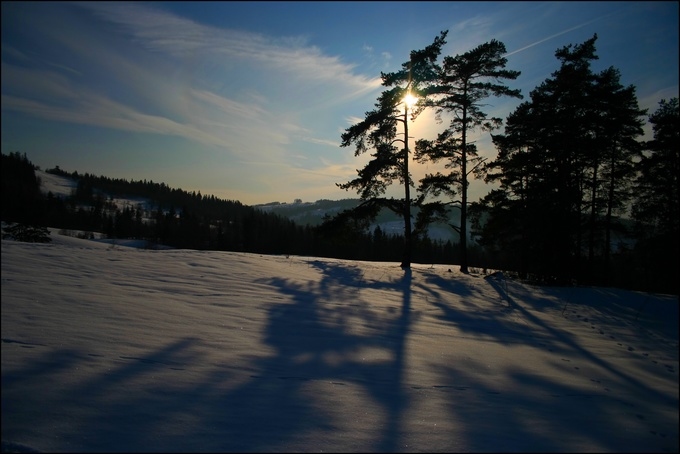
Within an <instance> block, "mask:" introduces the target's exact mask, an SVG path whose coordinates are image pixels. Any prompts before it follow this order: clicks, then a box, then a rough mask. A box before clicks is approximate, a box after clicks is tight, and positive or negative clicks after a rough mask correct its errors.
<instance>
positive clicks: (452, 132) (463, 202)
mask: <svg viewBox="0 0 680 454" xmlns="http://www.w3.org/2000/svg"><path fill="white" fill-rule="evenodd" d="M505 53H506V51H505V45H504V44H503V43H501V42H500V41H497V40H491V41H489V42H488V43H485V44H482V45H480V46H478V47H476V48H475V49H473V50H471V51H469V52H466V53H464V54H462V55H457V56H455V57H450V56H447V57H445V58H444V63H443V68H442V72H441V73H440V80H439V86H438V87H436V88H435V89H434V90H433V92H434V93H433V94H434V95H435V96H434V97H432V99H431V101H429V102H428V103H427V105H428V106H432V107H435V108H436V112H437V114H438V115H441V114H442V113H448V114H451V121H450V123H449V127H448V128H447V129H446V130H445V131H444V132H442V133H440V134H439V136H438V137H437V139H436V140H434V141H429V140H424V139H421V140H419V141H417V142H416V153H415V155H416V159H418V160H419V161H421V162H426V161H432V162H435V163H436V162H439V161H442V160H443V161H445V163H446V164H445V165H446V169H448V170H449V172H448V173H446V174H444V173H441V172H437V173H436V174H428V175H426V176H425V178H423V179H422V180H421V181H420V187H419V192H420V193H421V194H422V196H423V198H425V197H427V196H428V195H432V196H434V197H439V196H440V195H442V194H443V195H446V196H448V197H449V199H453V198H454V197H456V196H457V195H458V194H460V199H459V200H451V201H450V202H443V203H442V202H436V201H435V202H431V203H430V204H429V205H427V206H426V207H425V208H424V209H423V215H422V216H421V218H420V223H421V224H423V223H427V222H429V221H431V220H432V219H433V218H434V216H438V217H440V218H441V217H442V213H443V211H445V206H446V205H454V206H457V207H458V208H459V209H460V225H459V226H458V227H457V228H456V227H455V226H452V227H454V229H455V230H457V231H458V233H459V234H460V270H461V271H462V272H463V273H467V272H468V255H467V242H468V241H467V238H468V234H467V211H468V185H469V178H470V175H471V174H475V175H480V173H479V170H480V165H481V164H482V162H483V159H482V158H481V157H480V156H479V155H478V153H477V147H476V145H475V144H474V143H473V142H472V141H470V138H469V134H470V133H471V132H472V131H473V130H475V129H477V128H481V129H482V130H488V131H490V130H493V129H495V128H497V127H499V126H500V124H501V122H502V120H501V119H500V118H488V117H487V114H486V113H484V112H483V111H482V107H483V104H482V100H484V99H486V98H488V97H490V96H511V97H517V98H521V97H522V95H521V94H520V91H519V90H511V89H510V88H508V87H507V86H505V85H503V83H501V81H502V80H504V79H507V80H514V79H516V78H517V77H518V76H519V74H520V72H519V71H511V70H506V69H504V68H505V65H506V63H507V59H506V58H505V57H503V55H504V54H505ZM428 217H429V219H428Z"/></svg>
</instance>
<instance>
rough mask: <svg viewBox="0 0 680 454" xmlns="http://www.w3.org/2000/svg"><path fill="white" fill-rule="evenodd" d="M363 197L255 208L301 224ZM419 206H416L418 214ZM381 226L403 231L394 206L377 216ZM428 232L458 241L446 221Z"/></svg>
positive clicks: (389, 231)
mask: <svg viewBox="0 0 680 454" xmlns="http://www.w3.org/2000/svg"><path fill="white" fill-rule="evenodd" d="M360 202H361V200H360V199H342V200H327V199H321V200H317V201H316V202H302V201H299V200H298V201H296V202H293V203H286V202H271V203H265V204H260V205H253V208H256V209H258V210H261V211H264V212H266V213H275V214H278V215H280V216H284V217H286V218H288V219H291V220H292V221H294V222H295V223H296V224H298V225H309V226H317V225H319V224H321V223H322V222H323V217H324V216H325V215H326V214H328V215H330V216H334V215H336V214H338V213H340V212H341V211H343V210H347V209H350V208H354V207H356V206H358V205H359V203H360ZM416 213H417V210H414V215H415V214H416ZM451 222H452V223H455V224H457V223H458V222H460V217H459V216H457V213H456V214H454V215H452V217H451ZM376 226H380V229H381V230H382V231H383V232H385V233H387V234H390V235H391V234H398V235H403V233H404V221H403V220H402V218H401V217H399V216H397V215H396V214H395V213H393V212H392V211H390V210H387V209H384V210H382V211H381V212H380V214H379V215H378V217H377V218H376V222H375V223H374V224H373V225H372V227H371V228H372V229H374V228H375V227H376ZM428 236H429V237H430V239H432V240H440V241H448V240H451V241H452V242H454V243H456V242H458V234H457V233H456V232H455V231H454V230H453V229H452V228H451V227H449V226H447V225H444V224H433V225H432V226H430V228H429V229H428Z"/></svg>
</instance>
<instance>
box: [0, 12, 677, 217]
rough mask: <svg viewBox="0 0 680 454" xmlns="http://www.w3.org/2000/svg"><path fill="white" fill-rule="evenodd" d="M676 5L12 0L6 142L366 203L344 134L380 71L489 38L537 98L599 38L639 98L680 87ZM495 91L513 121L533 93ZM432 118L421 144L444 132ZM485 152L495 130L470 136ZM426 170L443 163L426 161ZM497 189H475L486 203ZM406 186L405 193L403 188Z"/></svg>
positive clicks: (207, 184)
mask: <svg viewBox="0 0 680 454" xmlns="http://www.w3.org/2000/svg"><path fill="white" fill-rule="evenodd" d="M678 18H679V13H678V3H677V2H150V3H132V2H121V3H115V2H114V3H105V2H85V3H56V2H45V3H31V2H4V1H3V2H2V135H1V139H0V145H1V148H2V152H3V153H5V154H7V153H9V152H11V151H19V152H21V153H24V152H25V153H26V154H27V155H28V157H29V159H30V160H31V161H32V162H33V163H34V164H36V165H39V166H40V167H41V168H43V169H46V168H53V167H55V166H57V165H58V166H59V167H61V168H62V169H64V170H67V171H74V170H77V171H78V172H81V173H84V172H89V173H93V174H96V175H105V176H108V177H112V178H125V179H134V180H140V179H147V180H153V181H155V182H164V183H166V184H168V185H169V186H171V187H174V188H181V189H184V190H188V191H200V192H201V193H202V194H214V195H215V196H217V197H220V198H225V199H231V200H240V201H241V202H243V203H245V204H249V205H250V204H258V203H266V202H272V201H281V202H292V201H293V200H294V199H296V198H300V199H302V200H304V201H315V200H318V199H322V198H325V199H341V198H349V197H352V198H353V197H356V194H355V193H353V192H347V191H344V190H341V189H339V188H337V187H336V186H335V183H344V182H346V181H348V180H350V179H352V178H354V177H355V176H356V169H358V168H361V167H363V165H364V164H365V163H366V162H367V160H368V159H369V157H368V156H364V157H355V156H354V149H352V148H341V147H340V146H339V145H340V136H341V134H342V132H343V131H344V130H345V129H346V128H347V127H349V126H350V125H351V124H352V123H353V122H356V121H358V120H360V119H362V118H363V116H364V114H365V112H366V111H368V110H371V109H372V108H373V105H374V103H375V100H376V98H377V96H378V95H379V94H380V92H381V86H380V72H381V71H384V72H390V71H395V70H398V69H399V68H400V67H401V64H402V63H403V62H404V61H406V60H408V57H409V52H410V51H411V50H416V49H422V48H423V47H425V46H427V45H429V44H431V43H432V41H433V40H434V38H435V37H436V36H438V34H439V32H440V31H442V30H449V34H448V37H447V44H446V46H445V47H444V51H443V55H456V54H460V53H464V52H466V51H468V50H470V49H472V48H474V47H476V46H478V45H480V44H482V43H484V42H487V41H489V40H491V39H497V40H500V41H502V42H503V43H504V44H505V46H506V48H507V51H508V54H507V58H508V65H507V68H508V69H513V70H518V71H521V72H522V74H521V76H520V77H519V78H518V79H517V80H516V81H514V82H510V85H511V87H512V88H519V89H521V90H522V94H523V95H524V96H525V99H526V98H528V95H529V92H530V91H531V90H533V89H534V88H535V87H536V86H537V85H539V84H540V83H541V82H542V81H544V80H545V79H546V78H548V77H550V74H551V73H552V72H553V71H555V70H556V69H558V66H559V63H558V61H557V59H556V58H555V56H554V54H555V51H556V50H557V49H558V48H561V47H563V46H566V45H568V44H580V43H582V42H584V41H585V40H587V39H589V38H591V37H592V36H593V34H594V33H597V35H598V40H597V42H596V48H597V54H598V56H599V60H598V61H597V62H595V65H594V69H595V70H598V71H599V70H602V69H605V68H607V67H609V66H614V67H616V68H618V69H619V70H620V71H621V76H622V83H623V84H624V85H630V84H632V85H635V86H636V88H637V95H638V100H639V103H640V106H641V107H642V108H649V109H650V111H653V110H654V109H655V108H656V106H657V105H658V102H659V100H661V99H664V98H665V99H669V98H671V97H677V96H678V39H679V37H678ZM520 102H521V101H520V100H516V99H495V98H492V99H489V106H488V108H487V112H488V113H490V114H493V115H497V116H500V117H501V118H505V117H506V116H507V115H508V114H509V113H510V112H511V111H512V110H514V108H515V107H516V106H517V105H518V104H519V103H520ZM441 127H442V125H437V124H436V123H435V122H434V121H433V118H432V117H431V116H428V114H424V115H422V116H421V117H420V118H419V119H417V120H416V121H415V123H414V124H413V125H412V126H411V128H410V130H409V133H410V135H411V136H413V137H415V138H433V137H434V136H435V135H436V133H437V132H438V131H439V130H440V129H441ZM474 138H475V140H477V144H478V148H479V149H480V151H481V153H482V154H483V155H485V156H488V157H490V158H493V157H494V156H495V153H496V151H495V149H494V147H493V145H492V144H491V141H490V138H489V134H488V133H484V134H482V133H480V134H478V135H477V136H475V137H474ZM412 170H413V173H414V176H415V177H416V178H419V177H421V176H422V175H423V174H424V173H425V172H431V171H433V170H434V168H433V167H432V166H431V165H430V166H429V167H428V166H419V165H413V166H412ZM489 189H490V188H489V187H488V186H486V185H485V184H484V183H482V182H475V183H474V184H473V185H472V186H471V197H472V199H473V200H474V199H476V198H477V197H479V196H482V195H484V194H486V193H487V192H488V190H489ZM391 194H393V195H395V196H399V195H400V194H401V190H400V188H398V187H395V189H394V191H393V192H392V193H391Z"/></svg>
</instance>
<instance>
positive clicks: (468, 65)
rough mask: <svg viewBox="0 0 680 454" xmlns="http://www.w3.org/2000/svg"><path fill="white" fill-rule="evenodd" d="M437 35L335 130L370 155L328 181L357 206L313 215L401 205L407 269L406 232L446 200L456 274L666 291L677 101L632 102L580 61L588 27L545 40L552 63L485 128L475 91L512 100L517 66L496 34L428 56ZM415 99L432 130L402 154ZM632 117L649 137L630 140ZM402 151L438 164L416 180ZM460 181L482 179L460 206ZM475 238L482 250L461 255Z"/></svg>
mask: <svg viewBox="0 0 680 454" xmlns="http://www.w3.org/2000/svg"><path fill="white" fill-rule="evenodd" d="M446 35H447V32H446V31H444V32H441V33H440V35H439V36H437V37H436V38H435V40H434V41H433V43H432V44H431V45H429V46H427V47H426V48H424V49H422V50H417V51H412V52H411V55H410V58H409V60H408V61H406V62H405V63H403V64H402V69H401V70H399V71H396V72H393V73H381V77H382V85H383V86H384V87H385V90H384V91H383V92H382V93H381V94H380V96H379V97H378V99H377V102H376V103H375V107H374V109H373V110H370V111H368V112H366V116H365V118H364V120H362V121H360V122H358V123H357V124H355V125H352V126H350V127H349V128H347V129H346V130H345V132H344V133H343V134H342V146H345V147H347V146H354V147H355V155H357V156H359V155H361V154H364V153H369V154H370V155H371V160H370V161H369V162H368V163H367V164H366V165H365V167H364V168H362V169H360V170H358V171H357V173H358V176H357V178H355V179H353V180H351V181H349V182H347V183H342V184H338V186H339V187H341V188H343V189H346V190H350V189H351V190H355V191H356V192H357V193H358V194H359V196H360V199H361V203H360V204H359V206H357V207H356V208H354V209H351V210H346V211H345V212H342V213H339V214H338V215H337V216H335V217H334V218H333V219H329V220H327V224H328V225H329V226H337V225H338V224H340V225H355V226H356V225H358V226H361V225H366V223H367V222H370V220H371V219H374V218H375V216H376V215H377V213H378V212H379V210H380V209H382V208H388V209H391V210H392V211H394V212H395V213H397V214H401V216H402V217H403V219H404V236H403V246H402V250H403V256H402V257H403V259H402V267H405V268H407V267H409V266H410V261H411V250H412V247H413V243H412V241H413V239H412V238H418V237H420V236H422V235H423V234H424V232H425V231H426V227H427V226H428V225H429V224H431V223H432V222H437V221H439V222H442V221H445V220H446V219H450V216H449V213H450V211H451V210H458V212H459V213H460V223H458V224H457V225H451V227H452V228H453V229H454V230H455V231H456V232H458V233H459V235H460V242H459V244H458V248H459V251H458V257H457V260H458V262H457V263H459V264H460V269H461V271H462V272H468V266H469V265H470V264H475V265H476V266H483V267H490V268H500V269H505V270H512V271H515V272H516V273H517V274H518V275H519V276H521V277H523V278H532V279H534V280H540V281H543V282H547V281H550V282H559V283H570V282H573V281H577V282H580V283H586V284H602V285H617V286H623V287H634V288H638V289H643V290H652V289H655V290H659V291H669V292H673V293H677V292H678V279H677V276H678V275H679V273H678V272H679V271H680V270H679V269H678V257H679V256H680V253H679V251H678V237H679V236H680V235H679V233H680V232H678V224H679V223H678V212H679V211H680V210H679V204H678V200H679V198H680V197H679V196H678V194H679V192H680V191H679V187H680V186H679V179H678V178H679V177H678V175H679V173H680V172H679V171H680V166H679V161H680V159H679V155H680V144H679V141H678V136H679V128H680V121H678V120H679V119H680V118H679V114H678V99H677V98H673V99H670V100H664V99H662V100H661V101H660V102H659V105H658V109H657V110H656V111H655V112H653V113H651V114H649V112H647V111H646V110H644V109H641V108H640V107H639V106H638V100H637V97H636V93H635V87H634V86H633V85H630V86H624V85H622V83H621V81H620V78H621V74H620V72H619V70H618V69H616V68H614V67H609V68H607V69H605V70H603V71H601V72H595V71H594V70H593V69H592V62H593V61H594V60H596V59H598V56H597V54H596V47H595V43H596V41H597V35H593V37H592V38H591V39H589V40H587V41H585V42H584V43H581V44H577V45H571V44H570V45H567V46H564V47H562V48H559V49H557V51H556V52H555V57H556V58H557V60H558V63H559V68H558V69H557V70H556V71H554V72H553V73H552V74H551V77H549V78H547V79H546V80H545V81H544V82H542V83H541V84H540V85H539V86H538V87H536V88H535V89H534V90H533V91H531V93H530V94H529V98H530V99H529V100H527V101H523V102H522V103H521V104H520V105H519V106H518V107H517V108H516V109H515V110H514V111H513V112H511V113H510V114H509V116H508V117H507V119H506V124H505V131H504V133H503V134H493V131H494V130H497V129H499V128H500V127H501V126H502V124H503V120H502V119H500V118H493V117H489V116H488V114H487V113H486V112H485V111H484V108H485V106H487V104H486V102H487V101H486V99H487V98H489V97H492V96H493V97H501V96H503V97H513V98H520V99H523V95H522V94H521V93H520V91H519V90H516V89H513V88H511V87H510V86H508V85H507V83H509V82H511V81H513V80H515V79H516V78H517V77H518V76H519V74H520V72H519V71H515V70H509V69H506V64H507V59H506V58H505V56H504V55H505V54H506V49H505V46H504V44H503V43H501V42H499V41H497V40H491V41H489V42H487V43H484V44H481V45H479V46H477V47H476V48H474V49H472V50H470V51H468V52H465V53H463V54H460V55H456V56H445V57H444V58H443V59H440V58H439V57H440V54H441V51H442V47H443V45H444V44H445V43H446ZM414 96H415V97H416V98H417V102H416V103H412V101H410V100H412V99H413V97H414ZM428 109H430V110H432V111H433V112H434V113H435V119H436V120H437V122H438V123H439V124H442V123H443V124H444V125H445V127H444V128H443V130H442V131H441V132H440V133H439V134H438V135H437V137H436V138H435V139H433V140H429V139H417V140H416V141H415V148H414V149H413V151H411V149H410V147H409V134H408V124H409V121H413V120H415V119H416V118H417V117H418V115H419V114H421V113H422V112H424V111H425V110H428ZM409 114H410V115H409ZM645 117H647V118H645ZM646 120H648V121H649V123H650V124H651V125H652V127H653V131H654V139H653V140H651V141H643V140H641V136H642V135H643V132H644V130H643V127H644V126H645V123H646ZM474 130H481V131H487V132H489V133H491V138H492V141H493V144H494V146H495V147H496V149H497V157H496V159H494V160H486V159H484V158H482V157H481V156H480V155H479V153H478V150H477V147H476V145H475V143H474V142H473V141H471V140H470V136H471V134H470V133H471V132H472V131H474ZM411 160H414V161H416V162H419V163H424V164H434V165H439V166H440V168H441V169H442V170H440V171H437V172H433V173H430V174H426V175H425V177H424V178H422V179H420V180H419V181H418V182H417V184H416V182H415V181H414V180H413V177H412V175H411V172H410V170H409V163H410V161H411ZM471 178H478V179H484V180H485V181H486V182H489V183H495V186H496V189H493V190H491V191H490V192H489V193H488V194H487V195H486V196H484V197H482V198H481V200H479V201H475V202H472V203H470V201H469V200H468V187H469V181H470V179H471ZM392 184H399V185H401V186H402V187H403V189H404V196H403V197H401V198H394V197H389V198H388V197H386V196H385V194H386V193H387V190H388V187H389V186H390V185H392ZM411 194H413V195H411ZM414 208H417V209H418V214H417V216H415V217H414V216H412V215H411V213H412V210H413V209H414ZM468 219H469V222H468ZM468 223H470V224H471V225H472V226H473V231H472V232H468ZM470 234H472V235H473V236H474V240H475V242H472V241H469V238H470ZM475 244H477V245H479V246H481V250H482V251H483V253H482V254H476V256H470V255H469V254H468V251H469V249H470V248H471V247H476V246H475Z"/></svg>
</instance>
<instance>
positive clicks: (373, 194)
mask: <svg viewBox="0 0 680 454" xmlns="http://www.w3.org/2000/svg"><path fill="white" fill-rule="evenodd" d="M446 34H447V32H446V31H443V32H441V33H440V35H439V36H438V37H436V38H435V40H434V42H433V43H432V44H431V45H429V46H427V47H426V48H425V49H422V50H419V51H412V52H411V55H410V59H409V61H408V62H405V63H403V64H402V69H401V70H400V71H397V72H394V73H381V77H382V85H383V86H384V87H388V89H387V90H385V91H383V92H382V94H381V95H380V96H379V98H378V100H377V102H376V104H375V109H374V110H372V111H369V112H366V117H365V118H364V120H363V121H361V122H359V123H357V124H355V125H353V126H351V127H349V128H347V129H346V130H345V132H344V133H343V134H342V146H343V147H346V146H350V145H352V144H354V145H355V147H356V150H355V156H359V155H361V154H363V153H366V152H368V151H369V150H370V151H372V153H371V156H372V157H373V159H371V161H370V162H369V163H368V164H366V166H365V167H364V168H363V169H361V170H358V171H357V173H358V177H357V178H356V179H354V180H352V181H349V182H347V183H344V184H338V187H340V188H342V189H345V190H349V189H354V190H356V191H357V192H358V193H359V195H360V198H361V204H360V205H359V206H358V207H357V208H356V209H353V210H349V211H347V212H344V213H341V215H340V216H338V217H336V218H335V219H334V220H333V222H338V221H339V220H353V222H358V220H359V219H363V220H372V219H375V217H376V216H377V215H378V213H379V212H380V210H381V209H383V208H387V209H390V210H392V211H394V212H395V213H397V214H399V215H401V216H402V217H403V219H404V255H403V260H402V263H401V266H402V267H403V268H409V267H410V266H411V248H412V240H411V236H412V231H411V206H412V203H413V200H412V199H411V188H412V187H413V181H412V178H411V174H410V172H409V160H410V151H409V145H408V142H409V136H408V122H409V108H411V107H414V106H412V105H411V100H412V99H413V98H414V97H419V98H421V103H422V98H423V97H426V96H427V95H428V91H427V89H428V87H429V86H430V85H431V84H433V83H434V81H435V78H436V75H437V74H438V67H437V64H436V61H437V58H438V57H439V54H440V52H441V48H442V46H443V45H444V44H445V43H446V41H445V39H446ZM389 87H391V88H389ZM402 109H403V110H402ZM420 111H421V109H418V108H415V107H414V108H413V110H412V111H411V116H410V119H411V120H413V119H414V118H415V115H417V114H418V113H419V112H420ZM400 122H401V123H402V125H403V128H404V132H403V134H400V133H399V132H398V124H399V123H400ZM399 135H401V137H402V138H400V137H399ZM398 143H400V144H401V146H398V145H397V144H398ZM395 181H397V182H399V183H401V184H402V185H403V186H404V197H403V198H402V199H394V198H386V197H384V196H385V193H386V191H387V188H388V186H390V185H391V184H392V183H393V182H395Z"/></svg>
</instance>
